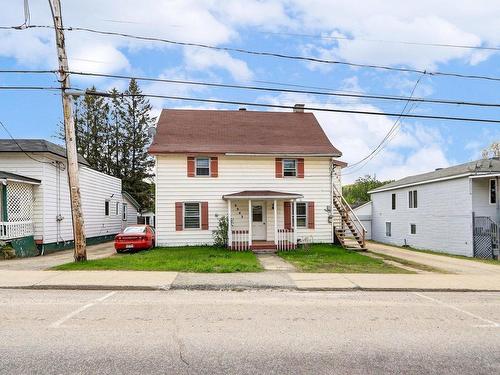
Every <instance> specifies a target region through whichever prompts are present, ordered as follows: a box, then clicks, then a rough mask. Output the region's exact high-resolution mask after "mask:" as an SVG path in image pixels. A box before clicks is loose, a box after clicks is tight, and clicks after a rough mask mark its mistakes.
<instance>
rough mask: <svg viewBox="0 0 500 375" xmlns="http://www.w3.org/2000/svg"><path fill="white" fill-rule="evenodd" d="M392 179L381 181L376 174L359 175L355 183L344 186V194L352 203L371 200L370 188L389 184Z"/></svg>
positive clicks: (357, 203) (356, 203)
mask: <svg viewBox="0 0 500 375" xmlns="http://www.w3.org/2000/svg"><path fill="white" fill-rule="evenodd" d="M392 181H393V180H390V181H379V180H377V179H376V178H375V176H373V177H372V176H370V175H365V176H363V177H359V178H358V179H357V180H356V181H355V182H354V183H353V184H350V185H346V186H344V187H343V188H342V194H343V195H344V197H345V199H346V201H347V202H349V204H351V205H359V204H363V203H365V202H368V201H369V200H370V194H368V192H369V191H370V190H373V189H376V188H378V187H379V186H382V185H385V184H388V183H389V182H392Z"/></svg>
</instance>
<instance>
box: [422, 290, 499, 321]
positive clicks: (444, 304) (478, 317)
mask: <svg viewBox="0 0 500 375" xmlns="http://www.w3.org/2000/svg"><path fill="white" fill-rule="evenodd" d="M413 294H416V295H417V296H419V297H422V298H426V299H428V300H430V301H434V302H436V303H439V304H440V305H443V306H446V307H448V308H450V309H453V310H455V311H459V312H461V313H463V314H466V315H469V316H471V317H473V318H475V319H478V320H481V321H483V322H485V323H488V324H481V325H475V326H473V327H477V328H478V327H482V328H484V327H495V328H500V323H497V322H494V321H493V320H489V319H485V318H483V317H481V316H479V315H476V314H473V313H471V312H469V311H466V310H463V309H461V308H459V307H456V306H454V305H450V304H449V303H446V302H443V301H440V300H438V299H435V298H432V297H429V296H426V295H423V294H421V293H418V292H413Z"/></svg>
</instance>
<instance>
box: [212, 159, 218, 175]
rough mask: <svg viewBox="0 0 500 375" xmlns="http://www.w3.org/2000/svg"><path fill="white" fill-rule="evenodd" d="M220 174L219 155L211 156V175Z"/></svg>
mask: <svg viewBox="0 0 500 375" xmlns="http://www.w3.org/2000/svg"><path fill="white" fill-rule="evenodd" d="M218 176H219V158H218V157H217V156H212V157H211V158H210V177H218Z"/></svg>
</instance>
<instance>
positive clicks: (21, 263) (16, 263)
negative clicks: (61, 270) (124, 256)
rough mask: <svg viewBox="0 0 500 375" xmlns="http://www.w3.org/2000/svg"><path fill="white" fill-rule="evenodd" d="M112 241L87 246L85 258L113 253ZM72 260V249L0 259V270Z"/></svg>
mask: <svg viewBox="0 0 500 375" xmlns="http://www.w3.org/2000/svg"><path fill="white" fill-rule="evenodd" d="M114 252H115V249H114V247H113V242H105V243H101V244H98V245H91V246H88V247H87V259H89V260H90V259H101V258H106V257H109V256H110V255H112V254H114ZM72 261H73V249H71V250H63V251H58V252H55V253H52V254H47V255H42V256H37V257H31V258H18V259H11V260H2V261H0V271H1V270H12V271H15V270H24V271H41V270H46V269H48V268H52V267H55V266H58V265H60V264H64V263H69V262H72Z"/></svg>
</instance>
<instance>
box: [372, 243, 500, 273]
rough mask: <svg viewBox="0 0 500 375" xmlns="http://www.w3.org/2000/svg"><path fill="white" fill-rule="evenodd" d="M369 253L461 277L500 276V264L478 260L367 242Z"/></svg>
mask: <svg viewBox="0 0 500 375" xmlns="http://www.w3.org/2000/svg"><path fill="white" fill-rule="evenodd" d="M367 247H368V250H369V251H373V252H375V253H380V254H385V255H390V256H393V257H397V258H402V259H406V260H409V261H412V262H416V263H420V264H425V265H427V266H431V267H434V268H438V269H441V270H444V271H447V272H449V273H454V274H459V275H500V262H499V263H498V265H495V264H490V263H482V262H479V261H477V260H473V259H471V260H468V259H462V258H453V257H450V256H446V255H435V254H428V253H423V252H420V251H414V250H409V249H408V250H407V249H402V248H400V247H396V246H391V245H385V244H380V243H374V242H367Z"/></svg>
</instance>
